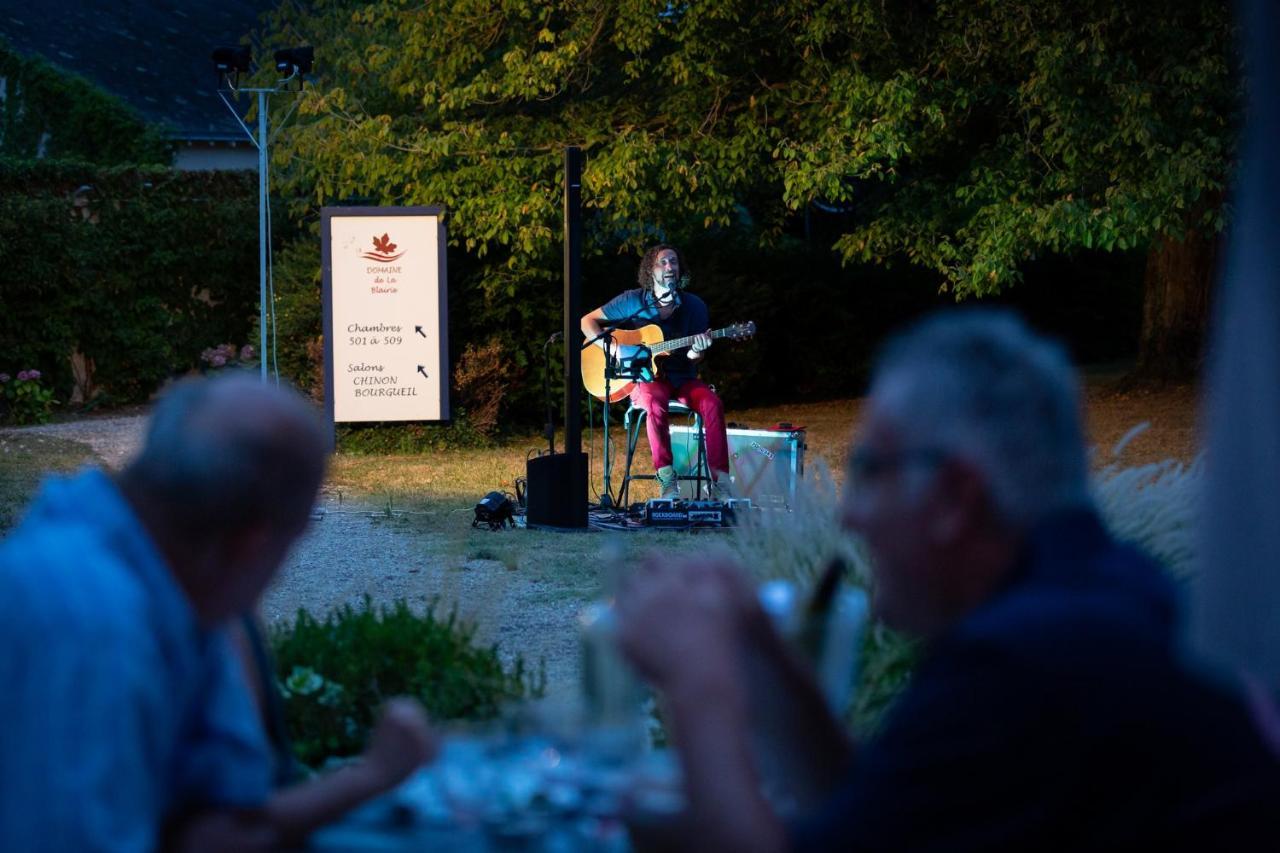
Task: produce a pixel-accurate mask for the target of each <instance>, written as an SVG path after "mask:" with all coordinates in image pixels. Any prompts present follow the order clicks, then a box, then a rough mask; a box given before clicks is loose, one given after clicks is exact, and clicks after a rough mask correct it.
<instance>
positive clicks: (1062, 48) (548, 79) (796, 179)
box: [264, 0, 1238, 367]
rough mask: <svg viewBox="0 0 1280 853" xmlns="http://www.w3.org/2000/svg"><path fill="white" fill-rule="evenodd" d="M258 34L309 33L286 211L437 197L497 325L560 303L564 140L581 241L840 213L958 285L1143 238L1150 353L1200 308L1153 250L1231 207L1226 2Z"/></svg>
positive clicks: (468, 19) (309, 19)
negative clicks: (316, 73)
mask: <svg viewBox="0 0 1280 853" xmlns="http://www.w3.org/2000/svg"><path fill="white" fill-rule="evenodd" d="M264 32H271V33H273V34H275V36H274V37H275V38H277V39H278V41H279V42H280V44H284V43H285V42H291V41H292V42H296V41H298V40H310V41H313V42H314V43H316V44H319V45H323V48H322V50H321V59H320V62H321V65H322V69H321V73H322V75H323V76H322V78H321V79H320V81H319V83H318V85H317V86H316V87H315V88H314V89H312V90H311V91H309V92H308V93H307V94H306V95H305V96H304V97H303V99H302V104H301V107H300V113H301V116H302V118H301V120H300V121H299V122H298V123H297V124H295V125H294V126H293V127H292V128H291V129H289V130H286V131H285V135H284V137H283V139H282V144H281V145H280V147H279V148H278V149H277V152H278V153H277V165H278V166H279V167H281V168H280V170H279V171H278V173H277V174H279V175H282V176H283V178H282V183H283V188H284V189H285V191H286V192H288V193H292V194H294V195H295V196H297V197H298V198H300V199H302V202H301V205H300V206H299V207H298V208H297V210H298V211H299V212H305V211H306V210H308V209H310V208H311V206H313V205H315V204H319V203H330V202H332V201H333V200H336V199H343V198H351V197H361V198H367V199H370V200H372V201H376V202H380V203H386V204H415V203H428V202H430V203H444V204H445V205H447V206H448V208H449V211H450V229H451V231H450V237H451V240H453V241H456V246H457V248H458V249H460V250H461V252H462V253H463V255H464V257H463V259H462V261H463V263H462V264H460V265H457V266H459V267H465V269H466V274H467V275H468V277H469V281H470V282H472V283H474V284H475V285H477V287H476V288H475V291H474V292H475V293H477V294H480V295H481V298H482V299H483V303H482V304H478V305H476V306H475V307H476V308H477V309H478V311H479V312H480V313H482V314H483V316H484V318H485V322H486V323H487V324H489V325H490V326H491V327H497V328H500V329H501V328H508V329H510V328H516V327H517V326H518V325H520V324H521V322H522V321H527V320H529V319H530V318H531V316H532V314H533V313H535V312H537V311H539V310H541V311H548V310H551V311H553V310H554V305H555V302H554V299H552V300H550V301H548V300H546V299H542V298H533V295H534V294H540V293H554V292H555V289H554V284H553V279H554V278H555V276H556V270H557V269H558V264H557V263H556V255H557V251H558V239H559V217H560V209H559V199H560V177H559V175H560V163H561V159H560V152H561V149H562V148H563V146H565V145H569V144H576V145H581V146H583V147H584V148H585V149H586V151H587V164H586V169H585V171H584V176H583V204H584V207H585V209H586V210H587V211H588V214H589V216H590V221H589V228H588V232H587V238H588V250H589V251H590V252H594V253H605V252H616V251H621V250H627V249H632V248H635V247H637V246H639V245H642V244H644V243H647V242H651V241H652V240H653V239H654V238H655V237H656V236H658V235H663V236H666V237H669V238H673V239H680V238H681V237H683V236H687V235H690V234H693V233H696V232H697V231H699V230H705V229H709V228H710V229H715V228H729V227H736V226H740V225H744V224H745V226H746V227H748V228H749V229H750V230H751V231H752V233H753V234H754V235H755V237H756V238H757V239H758V240H760V241H762V242H764V243H765V244H768V242H769V241H771V240H777V239H779V238H780V237H781V236H782V235H783V234H785V233H786V232H787V230H788V229H792V228H794V227H795V223H796V222H797V221H798V220H799V219H800V217H801V216H802V215H803V214H804V213H808V212H809V211H811V210H816V211H823V210H835V211H837V212H839V213H841V215H842V219H841V220H840V221H841V222H842V223H844V225H843V228H842V232H841V233H840V235H839V237H838V239H836V240H835V242H834V246H833V248H834V250H835V251H836V252H838V253H839V255H840V256H841V257H842V258H844V259H845V260H846V261H850V262H853V261H872V262H876V263H882V264H889V263H892V262H894V261H897V260H901V259H905V260H907V261H908V262H910V263H912V264H916V265H920V266H923V267H926V268H928V269H931V270H933V271H935V272H936V274H937V275H938V281H939V286H940V288H942V289H943V290H945V291H949V292H950V293H952V294H954V295H955V297H956V298H965V297H972V296H984V295H988V294H993V293H997V292H999V291H1001V290H1002V289H1003V288H1005V287H1008V286H1009V285H1011V284H1013V283H1015V282H1017V281H1018V279H1019V275H1020V273H1019V270H1020V267H1021V265H1023V264H1025V263H1026V262H1027V261H1029V260H1031V259H1033V258H1036V257H1038V256H1041V255H1044V254H1048V253H1055V252H1056V253H1068V252H1072V251H1075V250H1078V249H1089V248H1095V247H1100V248H1104V249H1108V250H1122V251H1125V250H1144V249H1147V250H1149V251H1150V252H1151V255H1152V261H1151V264H1150V266H1149V270H1150V274H1149V280H1150V282H1151V292H1152V293H1153V294H1159V293H1165V294H1167V295H1170V296H1171V298H1169V299H1167V300H1166V302H1165V306H1166V307H1169V306H1173V305H1187V306H1192V307H1191V309H1189V310H1183V311H1168V310H1166V311H1159V310H1151V311H1150V312H1149V315H1150V317H1151V324H1150V328H1149V329H1148V330H1147V332H1146V333H1144V342H1145V343H1146V344H1147V345H1148V346H1149V347H1150V349H1151V351H1153V352H1164V353H1169V352H1176V351H1177V348H1176V347H1171V346H1170V345H1169V344H1170V342H1171V341H1175V342H1176V341H1180V340H1182V339H1183V338H1184V337H1185V336H1186V332H1187V327H1188V326H1196V325H1197V324H1198V323H1200V322H1201V313H1202V312H1201V310H1200V307H1199V306H1202V305H1203V300H1198V299H1189V298H1183V297H1184V296H1185V294H1184V291H1185V290H1186V289H1187V288H1188V287H1190V286H1191V284H1192V282H1191V281H1190V280H1189V278H1188V277H1187V276H1181V277H1179V275H1178V274H1177V273H1178V272H1179V271H1180V270H1182V269H1184V268H1185V265H1183V264H1175V263H1170V259H1172V258H1174V254H1171V253H1178V252H1190V253H1191V254H1193V255H1196V254H1197V253H1199V252H1201V249H1199V248H1197V246H1198V245H1199V243H1198V241H1204V242H1205V245H1208V242H1207V241H1209V240H1210V239H1211V235H1213V234H1214V233H1216V232H1217V231H1218V230H1220V229H1221V228H1222V227H1223V224H1224V222H1225V211H1224V210H1223V208H1222V206H1221V205H1220V203H1219V201H1218V199H1219V198H1220V193H1221V191H1222V187H1223V185H1224V182H1225V180H1226V176H1227V172H1228V169H1229V165H1230V162H1231V158H1232V156H1233V144H1234V143H1233V138H1234V137H1233V127H1234V122H1235V116H1236V111H1237V101H1238V97H1237V94H1238V93H1237V88H1238V84H1237V82H1236V76H1235V73H1234V62H1233V60H1232V58H1231V52H1230V43H1231V21H1230V16H1229V14H1228V10H1227V4H1226V3H1225V2H1223V0H1172V2H1169V3H1166V4H1163V6H1162V8H1161V9H1160V11H1159V13H1158V14H1153V13H1152V10H1151V8H1150V7H1149V6H1148V5H1147V4H1140V3H1138V2H1137V0H1046V2H1042V3H1031V2H1025V3H1013V2H1006V0H932V2H929V0H903V2H897V3H884V2H881V0H781V2H777V3H768V4H761V3H755V2H748V0H689V2H684V3H671V2H664V1H663V0H658V1H657V2H654V0H594V2H592V0H551V2H534V0H458V2H454V3H450V4H441V3H432V4H410V3H407V2H402V0H374V2H365V3H356V2H351V0H326V2H317V3H312V4H308V5H307V7H306V8H305V9H304V8H302V7H300V6H294V5H291V4H286V5H285V6H283V7H282V8H281V9H280V10H279V11H277V12H276V13H275V14H274V16H272V18H271V19H270V20H269V21H268V22H267V26H266V27H265V28H264ZM1188 235H1190V237H1189V236H1188ZM1180 244H1181V245H1180ZM1197 256H1198V255H1197ZM453 268H454V267H451V269H453ZM1180 294H1181V295H1180ZM538 306H542V307H538ZM548 306H550V307H548ZM1192 337H1193V338H1194V337H1195V336H1194V335H1193V336H1192ZM1182 361H1185V360H1184V359H1182V358H1181V356H1179V362H1180V363H1179V365H1177V366H1179V367H1185V364H1182V363H1181V362H1182Z"/></svg>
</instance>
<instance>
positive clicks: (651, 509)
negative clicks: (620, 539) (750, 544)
mask: <svg viewBox="0 0 1280 853" xmlns="http://www.w3.org/2000/svg"><path fill="white" fill-rule="evenodd" d="M750 510H751V500H750V499H749V498H731V499H729V500H727V501H710V500H706V501H686V500H680V499H674V500H673V499H671V498H654V499H653V500H650V501H648V502H647V503H645V505H644V523H645V525H646V526H648V527H671V528H681V529H683V528H689V527H732V526H733V525H735V524H737V522H738V518H739V514H740V513H746V512H749V511H750Z"/></svg>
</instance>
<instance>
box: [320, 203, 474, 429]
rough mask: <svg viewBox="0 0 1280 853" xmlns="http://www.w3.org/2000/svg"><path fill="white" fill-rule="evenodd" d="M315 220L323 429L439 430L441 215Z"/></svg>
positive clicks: (345, 212) (332, 214) (444, 316)
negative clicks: (372, 425)
mask: <svg viewBox="0 0 1280 853" xmlns="http://www.w3.org/2000/svg"><path fill="white" fill-rule="evenodd" d="M320 218H321V219H320V221H321V249H322V263H323V270H324V364H325V401H326V406H327V407H328V410H329V416H330V419H331V420H332V421H333V422H334V423H359V422H373V421H445V420H448V419H449V337H448V329H449V309H448V288H447V281H448V279H447V276H446V269H445V229H444V211H443V209H442V208H439V207H326V208H323V209H322V210H321V212H320Z"/></svg>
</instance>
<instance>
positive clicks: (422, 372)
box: [418, 336, 431, 379]
mask: <svg viewBox="0 0 1280 853" xmlns="http://www.w3.org/2000/svg"><path fill="white" fill-rule="evenodd" d="M424 337H425V336H424ZM418 372H419V373H421V374H422V378H423V379H430V378H431V377H430V376H428V375H427V369H426V368H425V367H423V366H422V365H421V364H419V365H418Z"/></svg>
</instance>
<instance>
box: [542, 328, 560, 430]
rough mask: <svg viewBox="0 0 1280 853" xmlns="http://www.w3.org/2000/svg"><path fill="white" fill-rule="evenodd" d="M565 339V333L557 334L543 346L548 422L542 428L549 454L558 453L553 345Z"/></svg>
mask: <svg viewBox="0 0 1280 853" xmlns="http://www.w3.org/2000/svg"><path fill="white" fill-rule="evenodd" d="M562 337H564V333H563V332H556V333H555V334H554V335H552V336H551V337H549V338H547V342H546V343H545V344H543V345H542V361H543V368H542V397H543V402H544V403H545V404H546V407H547V421H546V423H545V424H544V425H543V427H542V437H543V438H545V439H546V440H547V452H548V453H552V454H554V453H555V452H556V413H555V408H554V407H553V406H552V405H551V345H552V344H553V343H555V342H556V341H558V340H560V338H562Z"/></svg>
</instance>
